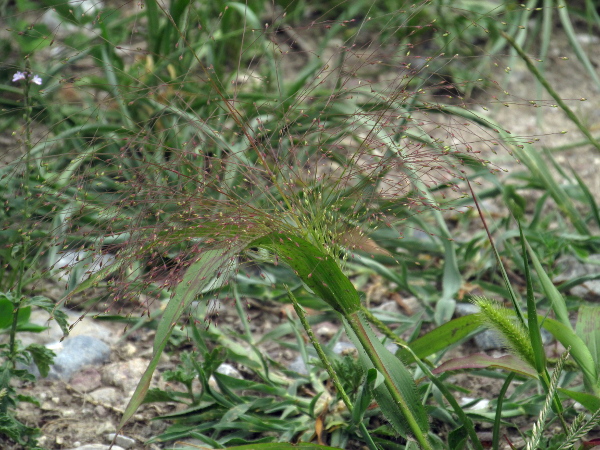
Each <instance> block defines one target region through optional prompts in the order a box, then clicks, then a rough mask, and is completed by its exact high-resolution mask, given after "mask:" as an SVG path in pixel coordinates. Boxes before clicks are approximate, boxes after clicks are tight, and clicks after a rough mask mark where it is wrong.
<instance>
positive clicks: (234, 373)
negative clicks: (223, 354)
mask: <svg viewBox="0 0 600 450" xmlns="http://www.w3.org/2000/svg"><path fill="white" fill-rule="evenodd" d="M217 372H218V373H220V374H223V375H227V376H228V377H232V378H237V379H238V380H243V379H244V377H243V376H242V374H241V373H240V371H239V370H237V369H236V368H235V367H233V366H232V365H231V364H227V363H223V364H221V365H220V366H219V367H218V368H217Z"/></svg>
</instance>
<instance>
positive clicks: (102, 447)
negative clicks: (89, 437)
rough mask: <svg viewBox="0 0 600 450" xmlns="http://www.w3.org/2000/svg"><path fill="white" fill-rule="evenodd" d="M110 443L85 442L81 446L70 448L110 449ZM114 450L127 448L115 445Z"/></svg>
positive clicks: (78, 449)
mask: <svg viewBox="0 0 600 450" xmlns="http://www.w3.org/2000/svg"><path fill="white" fill-rule="evenodd" d="M109 448H110V445H104V444H85V445H81V446H79V447H75V448H72V449H70V450H109ZM112 450H125V449H124V448H123V447H120V446H118V445H113V446H112Z"/></svg>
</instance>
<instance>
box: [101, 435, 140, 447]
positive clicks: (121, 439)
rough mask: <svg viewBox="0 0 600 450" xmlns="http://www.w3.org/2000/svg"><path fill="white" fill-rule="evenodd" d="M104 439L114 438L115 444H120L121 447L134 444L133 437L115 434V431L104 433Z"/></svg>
mask: <svg viewBox="0 0 600 450" xmlns="http://www.w3.org/2000/svg"><path fill="white" fill-rule="evenodd" d="M115 436H116V437H115ZM106 439H107V440H109V441H110V442H112V441H113V439H114V440H115V444H117V445H120V446H121V447H123V448H125V449H127V448H131V447H133V446H134V445H135V439H132V438H130V437H128V436H122V435H120V434H119V435H116V434H115V433H109V434H107V435H106ZM113 448H114V447H113Z"/></svg>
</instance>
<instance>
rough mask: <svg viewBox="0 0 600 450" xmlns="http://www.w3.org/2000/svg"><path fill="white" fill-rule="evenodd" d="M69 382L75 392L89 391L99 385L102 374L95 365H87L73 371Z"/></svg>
mask: <svg viewBox="0 0 600 450" xmlns="http://www.w3.org/2000/svg"><path fill="white" fill-rule="evenodd" d="M70 384H71V387H72V388H73V389H75V390H76V391H77V392H80V393H84V392H90V391H93V390H94V389H97V388H99V387H100V385H101V384H102V376H101V375H100V372H99V371H98V370H97V369H96V368H95V367H87V368H84V369H82V370H80V371H78V372H77V373H75V374H74V375H73V376H72V377H71V381H70Z"/></svg>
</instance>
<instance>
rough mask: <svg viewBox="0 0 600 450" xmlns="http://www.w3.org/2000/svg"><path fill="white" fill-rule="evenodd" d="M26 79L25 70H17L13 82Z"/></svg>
mask: <svg viewBox="0 0 600 450" xmlns="http://www.w3.org/2000/svg"><path fill="white" fill-rule="evenodd" d="M24 79H25V72H17V73H15V74H14V75H13V79H12V80H13V83H16V82H17V81H20V80H24Z"/></svg>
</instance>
